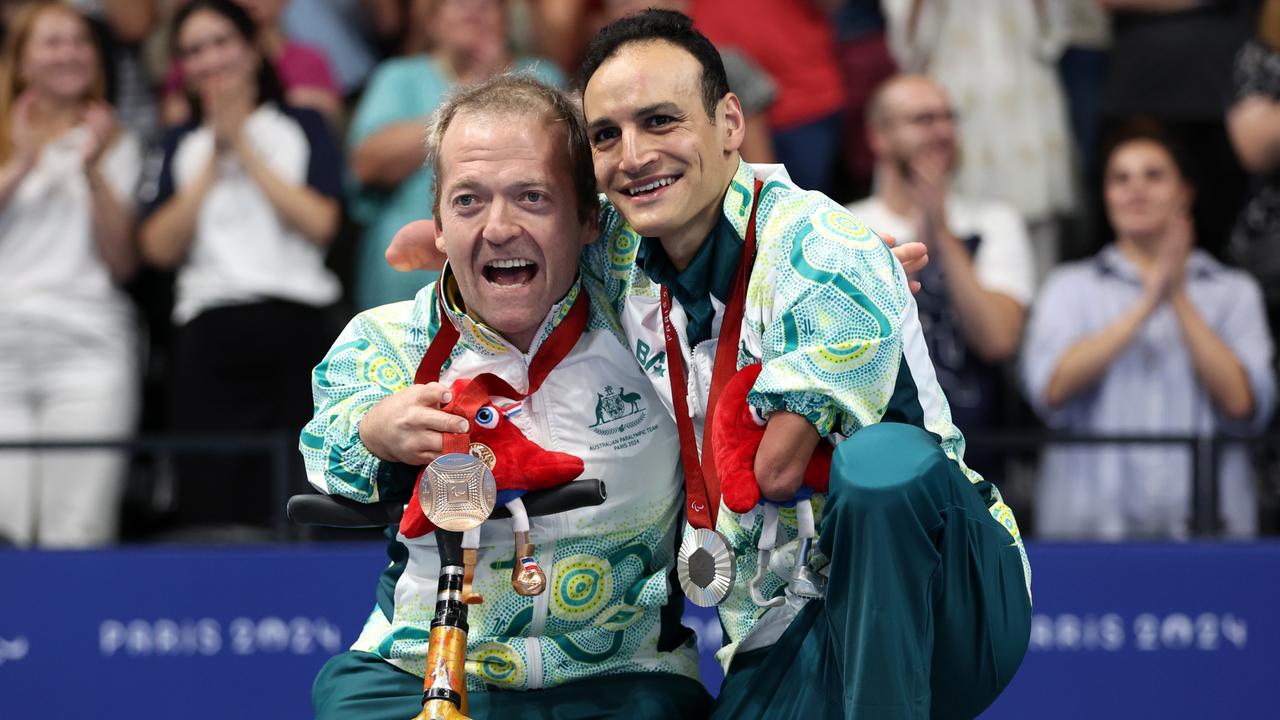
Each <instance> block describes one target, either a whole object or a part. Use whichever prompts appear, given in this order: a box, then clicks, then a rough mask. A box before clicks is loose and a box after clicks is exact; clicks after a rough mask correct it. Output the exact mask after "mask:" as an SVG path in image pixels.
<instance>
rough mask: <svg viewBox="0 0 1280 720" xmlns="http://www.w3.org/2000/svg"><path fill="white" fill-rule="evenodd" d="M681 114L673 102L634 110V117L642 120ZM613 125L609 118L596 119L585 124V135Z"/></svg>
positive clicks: (678, 107)
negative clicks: (655, 116)
mask: <svg viewBox="0 0 1280 720" xmlns="http://www.w3.org/2000/svg"><path fill="white" fill-rule="evenodd" d="M681 112H682V111H681V110H680V106H679V105H676V104H675V103H673V102H670V101H667V102H659V103H653V104H652V105H645V106H644V107H642V108H640V109H638V110H636V111H635V113H634V116H635V117H637V118H642V117H648V116H650V115H658V114H663V115H678V114H680V113H681ZM615 124H616V123H614V122H613V120H612V119H610V118H607V117H602V118H597V119H595V120H592V121H591V122H590V123H588V124H587V133H588V134H590V133H594V132H595V131H596V130H599V129H601V128H606V127H610V126H612V125H615Z"/></svg>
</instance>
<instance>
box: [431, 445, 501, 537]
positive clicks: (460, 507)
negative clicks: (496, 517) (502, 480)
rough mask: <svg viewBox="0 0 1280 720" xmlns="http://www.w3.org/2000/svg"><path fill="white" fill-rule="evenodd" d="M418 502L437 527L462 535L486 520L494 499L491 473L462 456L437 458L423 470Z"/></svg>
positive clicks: (476, 461) (475, 459) (496, 486)
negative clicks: (461, 533) (423, 475)
mask: <svg viewBox="0 0 1280 720" xmlns="http://www.w3.org/2000/svg"><path fill="white" fill-rule="evenodd" d="M424 479H425V480H426V482H423V483H420V484H419V488H418V502H420V503H422V511H423V512H424V513H425V514H426V516H427V519H428V520H430V521H431V522H432V523H435V525H436V526H437V527H440V528H444V529H445V530H452V531H454V532H464V531H466V530H470V529H471V528H474V527H477V526H479V525H480V523H482V522H484V521H485V520H487V519H489V515H490V513H492V512H493V506H494V503H495V502H497V498H498V484H497V481H495V480H494V478H493V473H491V472H489V468H488V467H487V466H486V465H485V464H484V462H483V461H482V460H480V459H479V458H476V457H473V456H471V455H464V454H462V453H449V454H448V455H441V456H440V457H438V458H436V459H435V460H432V461H431V464H430V465H428V466H427V471H426V473H425V477H424Z"/></svg>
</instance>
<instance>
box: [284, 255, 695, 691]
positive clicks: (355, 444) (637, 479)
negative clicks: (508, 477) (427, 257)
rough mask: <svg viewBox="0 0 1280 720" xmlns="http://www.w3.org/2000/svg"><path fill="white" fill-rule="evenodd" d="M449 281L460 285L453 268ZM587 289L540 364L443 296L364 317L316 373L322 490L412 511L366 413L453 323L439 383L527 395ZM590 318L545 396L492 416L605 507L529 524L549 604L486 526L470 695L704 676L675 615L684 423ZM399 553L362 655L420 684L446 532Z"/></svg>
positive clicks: (307, 440)
mask: <svg viewBox="0 0 1280 720" xmlns="http://www.w3.org/2000/svg"><path fill="white" fill-rule="evenodd" d="M441 277H442V278H443V279H442V282H446V283H451V279H452V278H451V276H450V274H449V271H448V269H447V268H446V270H445V273H444V274H442V276H441ZM446 287H450V286H449V285H446ZM580 291H581V290H580V285H577V284H575V285H574V287H573V289H572V290H571V291H570V293H569V295H568V296H566V298H565V299H564V300H563V301H562V302H561V303H559V304H558V305H556V306H555V307H553V308H552V310H551V312H550V313H549V314H548V316H547V319H546V321H545V323H544V326H543V330H542V332H541V333H540V335H539V337H538V338H537V339H536V340H535V341H534V343H533V347H532V348H531V349H530V353H529V354H528V355H524V354H522V353H521V352H519V351H518V350H517V349H516V348H514V347H512V346H511V345H509V344H508V343H507V342H506V341H505V340H504V339H503V338H502V337H500V336H499V335H498V334H497V333H495V332H493V331H492V330H490V329H489V328H487V327H485V326H483V325H481V324H479V323H477V322H475V321H473V320H472V319H471V318H469V317H467V316H466V315H464V314H463V313H462V312H460V311H459V310H458V307H457V305H456V301H454V302H455V304H454V305H453V306H452V307H450V308H449V309H447V310H446V316H447V317H444V318H441V317H440V316H439V313H438V312H437V311H436V304H435V303H434V302H433V298H434V296H435V295H434V293H435V284H434V283H432V284H431V285H428V286H427V287H426V288H424V289H423V290H421V291H420V292H419V293H418V295H417V298H416V299H415V300H414V301H412V302H402V303H396V304H392V305H384V306H382V307H379V308H375V309H373V310H369V311H366V312H363V313H361V314H360V315H358V316H356V317H355V319H353V320H352V321H351V323H350V324H349V325H348V326H347V328H346V329H345V330H344V331H343V332H342V335H341V336H340V337H339V338H338V339H337V341H336V342H335V344H334V346H333V348H332V349H331V350H330V351H329V354H328V355H327V356H326V357H325V359H324V360H323V361H322V362H321V363H320V364H319V365H318V366H317V367H316V369H315V372H314V375H313V392H314V396H315V416H314V418H313V419H312V421H311V422H310V423H309V424H308V425H307V426H306V428H305V429H304V430H303V432H302V437H301V443H300V445H301V450H302V454H303V457H304V459H305V462H306V467H307V473H308V477H309V479H310V481H311V483H312V484H313V485H314V486H315V487H316V488H318V489H319V490H320V491H321V492H326V493H331V494H334V495H341V496H344V497H349V498H352V499H355V500H358V501H361V502H376V501H379V500H380V499H383V498H384V497H398V498H400V499H407V495H408V493H407V491H408V489H409V487H411V485H412V481H413V473H412V471H411V470H409V469H408V468H407V467H406V466H401V465H397V464H395V463H383V462H382V461H380V460H379V459H378V458H376V457H374V456H373V455H372V454H371V453H370V452H369V451H368V449H366V448H365V447H364V445H363V444H362V443H361V442H360V439H359V425H360V421H361V419H362V418H363V417H364V415H365V413H366V412H368V410H369V408H371V407H372V406H373V404H374V403H376V402H377V401H378V400H381V399H382V398H384V397H387V396H388V395H391V394H392V393H394V392H396V391H397V390H400V389H402V388H405V387H407V386H408V385H409V384H411V383H412V382H413V377H414V373H415V371H416V370H417V367H418V364H419V362H420V361H421V359H422V356H423V355H424V354H425V352H426V348H427V346H428V344H429V343H430V340H431V338H432V337H433V336H434V334H435V332H436V329H437V328H439V326H440V323H441V322H450V323H453V324H454V326H455V327H457V328H458V330H459V333H460V335H461V337H460V339H459V341H458V344H457V345H456V347H455V348H454V351H453V353H452V355H451V356H450V359H449V362H448V364H447V366H446V368H445V369H444V370H443V371H442V373H441V380H442V382H445V383H451V382H452V381H453V380H454V379H457V378H460V377H474V376H475V375H478V374H480V373H482V372H492V373H495V374H497V375H498V376H500V377H502V378H503V379H504V380H506V381H507V382H508V383H510V384H511V385H512V387H514V388H515V389H516V390H517V391H521V392H523V391H524V390H525V389H526V388H527V387H528V365H527V363H528V362H529V361H530V360H531V359H532V357H533V354H534V353H536V352H537V348H538V347H539V346H540V345H541V344H542V342H543V341H545V340H546V338H547V336H549V335H550V333H551V330H552V329H553V328H554V327H555V325H556V324H558V323H559V321H560V320H561V319H562V318H563V317H564V316H565V315H566V314H567V312H568V308H569V307H570V306H571V303H572V301H573V300H574V298H576V297H577V295H578V293H579V292H580ZM589 317H590V321H589V324H588V327H587V330H586V332H585V333H584V334H583V336H582V337H581V339H579V341H578V343H577V344H576V345H575V346H574V348H573V350H572V351H571V352H570V354H569V355H568V356H567V357H566V358H565V359H564V361H563V362H561V363H560V365H559V366H557V367H556V369H555V370H553V371H552V372H551V374H550V375H548V377H547V378H546V380H545V381H544V383H543V385H542V387H541V388H540V389H539V390H538V391H537V392H536V393H534V394H533V395H531V396H529V397H528V398H526V399H525V400H524V401H523V403H521V404H519V408H518V409H517V408H516V407H515V406H510V407H508V406H507V404H508V401H498V402H496V403H495V404H497V405H499V407H502V408H503V410H504V412H506V413H507V417H508V418H509V419H510V420H511V422H513V423H514V424H515V425H516V426H517V427H518V428H519V429H520V430H521V431H522V432H524V434H525V435H526V436H527V437H528V438H529V439H531V440H533V441H534V442H537V443H538V444H539V445H541V446H542V447H544V448H547V449H551V450H559V451H562V452H568V453H572V454H574V455H577V456H578V457H581V458H582V459H583V461H584V463H585V466H586V469H585V472H584V473H583V475H582V477H584V478H599V479H601V480H604V481H605V483H606V485H607V488H608V500H607V501H606V502H605V503H604V504H603V505H601V506H599V507H593V508H582V509H579V510H574V511H571V512H568V513H563V514H561V515H555V516H548V517H537V518H530V521H531V524H532V530H531V532H530V540H531V542H533V543H534V544H535V546H536V553H535V554H536V557H537V560H538V562H539V564H541V565H542V567H543V568H544V569H545V570H546V571H547V576H548V577H547V580H548V583H547V584H548V589H547V592H544V593H543V594H542V595H539V596H537V597H532V598H530V597H522V596H520V595H517V594H516V593H515V592H514V591H513V590H512V589H511V586H510V574H511V564H512V550H513V545H512V533H511V524H510V521H509V520H498V521H491V522H488V523H486V524H485V525H484V526H483V529H482V533H481V540H480V558H479V560H480V561H479V564H478V566H477V572H476V578H475V588H476V590H477V591H478V592H480V593H481V594H483V595H484V598H485V602H484V603H483V604H482V605H475V606H472V607H471V609H470V618H469V624H470V633H469V636H468V643H467V685H468V688H469V689H471V690H480V689H482V688H483V687H484V686H491V687H497V688H501V689H537V688H544V687H553V686H556V685H559V684H562V683H566V682H571V681H573V680H578V679H582V678H586V677H592V676H599V675H606V674H612V673H622V672H644V671H652V672H668V673H676V674H679V675H684V676H688V677H693V678H697V677H698V670H697V649H696V646H695V640H694V638H693V637H692V634H691V633H690V632H689V631H688V630H686V629H684V628H683V627H681V626H680V615H679V613H680V604H679V603H673V604H670V605H669V604H668V600H669V599H670V596H669V592H670V588H669V583H668V575H669V574H670V571H671V569H672V567H673V564H674V553H675V545H676V542H677V541H678V536H679V531H680V527H679V520H678V518H679V517H680V515H679V512H680V497H681V495H682V488H683V481H682V479H681V475H680V473H679V466H678V464H677V462H678V457H679V441H678V439H677V435H676V429H675V425H674V423H673V422H672V421H671V419H670V417H669V416H668V415H667V413H665V412H664V411H663V410H662V406H661V401H660V400H659V399H658V396H657V394H656V393H655V392H654V391H653V390H652V388H651V387H650V386H649V384H648V383H647V382H646V381H645V379H644V377H643V376H642V373H641V371H640V369H639V368H638V367H637V366H636V363H635V361H634V359H632V357H631V355H630V353H629V352H628V351H627V349H626V347H625V346H624V345H623V344H622V342H621V336H620V335H619V334H617V333H616V332H615V331H616V328H617V324H616V322H614V321H611V320H610V319H609V313H608V312H607V308H605V307H603V306H601V305H599V304H597V303H592V305H591V311H590V314H589ZM406 471H407V472H406ZM406 485H407V486H409V487H406ZM389 555H390V556H391V560H392V562H391V565H390V566H389V567H388V568H387V569H386V571H385V572H384V573H383V577H382V580H381V582H380V584H379V588H378V596H377V597H378V602H377V607H375V608H374V610H373V612H372V614H371V615H370V616H369V619H368V621H367V623H366V625H365V628H364V631H363V632H362V634H361V635H360V638H359V639H358V640H357V641H356V642H355V644H354V645H353V646H352V649H353V650H361V651H366V652H371V653H375V654H377V655H378V656H380V657H382V658H384V659H386V660H387V661H388V662H390V663H391V664H393V665H395V666H396V667H399V668H401V669H403V670H407V671H409V672H412V673H414V674H416V675H422V674H423V671H424V665H425V662H426V649H427V637H428V634H429V632H430V623H431V618H432V615H433V612H434V607H435V600H436V581H437V577H438V575H439V570H440V567H439V559H438V555H437V552H436V546H435V540H434V535H427V536H424V537H421V538H416V539H413V540H408V539H406V538H404V537H403V536H397V541H396V542H393V543H392V545H391V547H390V550H389Z"/></svg>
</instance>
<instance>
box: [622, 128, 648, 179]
mask: <svg viewBox="0 0 1280 720" xmlns="http://www.w3.org/2000/svg"><path fill="white" fill-rule="evenodd" d="M654 158H655V153H654V152H653V148H652V147H650V146H649V145H648V143H646V142H645V141H644V139H643V138H641V137H640V134H639V133H637V132H635V131H632V130H624V131H623V132H622V163H621V165H620V167H621V169H622V171H623V172H625V173H627V174H628V175H638V174H640V173H641V172H643V171H644V170H645V168H646V167H647V166H648V165H650V164H652V162H653V160H654Z"/></svg>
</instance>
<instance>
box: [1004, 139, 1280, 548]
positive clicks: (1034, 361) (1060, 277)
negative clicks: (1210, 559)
mask: <svg viewBox="0 0 1280 720" xmlns="http://www.w3.org/2000/svg"><path fill="white" fill-rule="evenodd" d="M1182 167H1183V165H1182V163H1181V162H1180V154H1179V153H1178V152H1177V150H1176V149H1175V146H1174V145H1173V144H1172V142H1171V141H1170V140H1169V139H1168V138H1167V137H1165V136H1164V134H1163V132H1162V131H1160V130H1159V129H1158V128H1154V127H1135V128H1133V129H1131V130H1129V131H1127V132H1126V133H1125V134H1124V135H1122V136H1121V137H1120V138H1119V139H1118V140H1116V141H1114V142H1113V143H1112V144H1111V150H1110V152H1108V153H1107V154H1106V155H1105V165H1104V176H1103V195H1104V205H1105V207H1106V211H1107V219H1108V220H1109V221H1110V224H1111V226H1112V228H1113V229H1114V232H1115V242H1114V243H1112V244H1110V245H1107V246H1106V247H1105V248H1103V250H1102V251H1101V252H1100V253H1098V254H1097V255H1095V256H1094V257H1092V258H1088V259H1086V260H1082V261H1080V262H1076V263H1071V264H1068V265H1064V266H1062V267H1061V268H1059V269H1057V270H1055V271H1054V272H1053V273H1051V274H1050V276H1049V278H1048V280H1047V282H1046V284H1045V288H1044V291H1043V293H1042V294H1041V296H1040V298H1039V299H1038V300H1037V301H1036V304H1035V306H1034V308H1033V311H1032V315H1031V322H1030V324H1029V326H1028V329H1027V334H1026V338H1025V345H1024V355H1023V367H1022V377H1023V381H1024V383H1025V385H1026V387H1027V395H1028V399H1029V400H1030V401H1031V404H1032V406H1033V407H1034V408H1035V409H1036V410H1037V412H1038V413H1039V414H1040V415H1041V416H1042V417H1043V418H1044V419H1045V421H1046V422H1047V423H1048V424H1049V425H1050V426H1051V427H1058V428H1063V429H1067V430H1070V431H1073V432H1077V433H1086V434H1103V435H1135V434H1144V433H1147V434H1154V435H1204V436H1210V435H1214V434H1216V433H1237V434H1243V433H1250V432H1255V433H1256V432H1257V431H1259V430H1261V429H1262V428H1263V427H1264V426H1265V424H1266V422H1267V419H1268V418H1269V417H1270V415H1271V411H1272V409H1273V407H1274V405H1275V389H1276V388H1275V377H1274V375H1273V373H1272V370H1271V355H1272V350H1273V345H1272V341H1271V336H1270V334H1269V333H1268V331H1267V323H1266V318H1265V315H1264V312H1263V306H1262V293H1261V290H1260V289H1259V287H1258V283H1257V282H1256V281H1255V280H1253V279H1252V278H1251V277H1249V276H1248V275H1246V274H1245V273H1243V272H1241V271H1239V270H1233V269H1230V268H1228V267H1226V266H1224V265H1222V264H1221V263H1219V262H1218V261H1217V260H1215V259H1213V257H1212V256H1210V255H1209V254H1208V253H1206V252H1204V251H1203V250H1198V249H1196V248H1195V237H1194V230H1193V228H1194V225H1193V223H1192V219H1191V207H1192V204H1193V199H1194V190H1193V188H1192V187H1191V185H1190V183H1189V182H1188V181H1187V179H1186V177H1187V176H1186V174H1185V172H1184V171H1183V169H1182ZM1192 470H1193V468H1192V464H1191V455H1190V449H1189V448H1186V447H1176V446H1169V445H1158V444H1156V445H1115V446H1092V447H1091V446H1072V447H1058V448H1051V449H1050V450H1048V451H1047V452H1046V453H1045V457H1044V468H1043V472H1042V474H1041V478H1040V487H1039V493H1038V500H1037V503H1036V529H1037V532H1038V534H1040V535H1041V536H1049V537H1078V538H1100V539H1108V540H1119V539H1125V538H1128V537H1181V536H1186V535H1187V534H1188V532H1189V529H1190V528H1189V523H1190V519H1191V518H1190V501H1191V473H1192ZM1217 472H1218V481H1219V483H1220V488H1221V494H1220V499H1219V502H1218V505H1219V507H1220V508H1221V517H1220V518H1214V520H1215V522H1221V523H1223V525H1224V528H1223V529H1224V530H1225V531H1226V533H1227V534H1230V535H1233V536H1248V535H1252V534H1253V533H1255V532H1256V531H1257V517H1256V515H1257V497H1256V496H1255V493H1254V491H1253V486H1252V483H1251V482H1250V477H1249V475H1250V473H1249V466H1248V456H1247V453H1245V452H1244V449H1243V448H1241V447H1238V446H1237V447H1227V448H1225V449H1224V450H1223V452H1222V454H1221V463H1220V465H1219V467H1218V471H1217Z"/></svg>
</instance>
